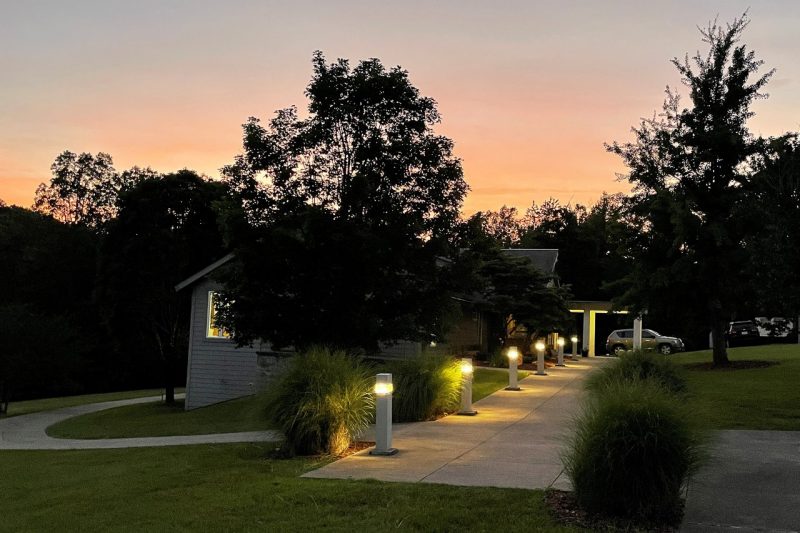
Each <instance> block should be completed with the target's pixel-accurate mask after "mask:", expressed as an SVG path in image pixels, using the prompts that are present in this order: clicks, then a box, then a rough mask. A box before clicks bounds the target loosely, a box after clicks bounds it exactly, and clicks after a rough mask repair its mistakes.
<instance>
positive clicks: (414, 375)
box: [389, 354, 461, 422]
mask: <svg viewBox="0 0 800 533" xmlns="http://www.w3.org/2000/svg"><path fill="white" fill-rule="evenodd" d="M389 371H390V372H391V373H392V380H393V381H394V397H393V399H392V418H393V419H394V420H395V421H396V422H417V421H420V420H431V419H433V418H436V417H438V416H440V415H442V414H445V413H448V412H450V411H453V410H455V409H456V408H457V407H458V402H459V399H460V395H461V367H460V365H459V363H458V361H456V360H455V359H453V358H452V357H448V356H445V355H434V354H423V355H419V356H417V357H412V358H409V359H404V360H402V361H397V362H394V363H393V364H392V365H390V369H389Z"/></svg>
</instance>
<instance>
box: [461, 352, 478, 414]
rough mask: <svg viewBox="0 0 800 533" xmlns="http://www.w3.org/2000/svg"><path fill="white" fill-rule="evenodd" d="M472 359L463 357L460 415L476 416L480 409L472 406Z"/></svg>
mask: <svg viewBox="0 0 800 533" xmlns="http://www.w3.org/2000/svg"><path fill="white" fill-rule="evenodd" d="M472 374H473V370H472V359H470V358H469V357H464V358H463V359H461V409H460V410H459V411H458V414H460V415H466V416H474V415H477V414H478V411H476V410H475V409H473V408H472Z"/></svg>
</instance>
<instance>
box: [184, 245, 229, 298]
mask: <svg viewBox="0 0 800 533" xmlns="http://www.w3.org/2000/svg"><path fill="white" fill-rule="evenodd" d="M231 259H233V254H232V253H230V254H228V255H226V256H225V257H223V258H222V259H219V260H217V261H214V262H213V263H211V264H210V265H208V266H207V267H205V268H204V269H203V270H201V271H199V272H197V273H195V274H192V275H191V276H189V277H188V278H186V279H185V280H183V281H181V282H180V283H178V284H177V285H175V292H178V291H179V290H181V289H185V288H186V287H188V286H189V285H192V284H193V283H194V282H195V281H197V280H199V279H202V278H204V277H206V276H207V275H209V274H211V273H212V272H213V271H215V270H216V269H218V268H219V267H221V266H222V265H224V264H225V263H227V262H228V261H230V260H231Z"/></svg>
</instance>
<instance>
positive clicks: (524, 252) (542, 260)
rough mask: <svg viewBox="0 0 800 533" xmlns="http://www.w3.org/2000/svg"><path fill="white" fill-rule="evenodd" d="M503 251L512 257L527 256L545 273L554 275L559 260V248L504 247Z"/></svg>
mask: <svg viewBox="0 0 800 533" xmlns="http://www.w3.org/2000/svg"><path fill="white" fill-rule="evenodd" d="M503 253H504V254H506V255H510V256H512V257H525V258H527V259H528V260H529V261H530V262H531V264H532V265H533V266H534V267H536V269H537V270H539V271H541V272H542V273H543V274H547V275H552V274H554V273H555V270H556V262H557V261H558V249H557V248H504V249H503Z"/></svg>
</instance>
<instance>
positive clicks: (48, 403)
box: [8, 389, 183, 416]
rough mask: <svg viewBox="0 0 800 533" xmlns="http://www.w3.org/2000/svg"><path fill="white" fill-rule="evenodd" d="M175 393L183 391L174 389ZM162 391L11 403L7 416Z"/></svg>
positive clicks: (111, 393) (91, 395) (146, 390)
mask: <svg viewBox="0 0 800 533" xmlns="http://www.w3.org/2000/svg"><path fill="white" fill-rule="evenodd" d="M175 392H176V393H178V392H183V389H176V390H175ZM161 394H163V389H144V390H131V391H123V392H107V393H103V394H82V395H80V396H61V397H59V398H43V399H41V400H27V401H23V402H11V403H9V404H8V416H18V415H27V414H30V413H38V412H39V411H50V410H52V409H61V408H62V407H74V406H76V405H84V404H87V403H98V402H110V401H113V400H127V399H129V398H143V397H145V396H160V395H161Z"/></svg>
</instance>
